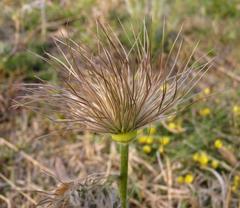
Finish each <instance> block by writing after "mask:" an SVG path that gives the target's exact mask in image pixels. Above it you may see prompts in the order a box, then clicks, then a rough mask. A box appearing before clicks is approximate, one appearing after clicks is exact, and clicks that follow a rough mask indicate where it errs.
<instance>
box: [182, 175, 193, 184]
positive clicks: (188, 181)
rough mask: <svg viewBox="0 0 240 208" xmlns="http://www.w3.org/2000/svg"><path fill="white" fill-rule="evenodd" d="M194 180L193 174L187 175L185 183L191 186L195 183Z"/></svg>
mask: <svg viewBox="0 0 240 208" xmlns="http://www.w3.org/2000/svg"><path fill="white" fill-rule="evenodd" d="M193 180H194V177H193V175H192V174H190V173H189V174H187V175H186V176H185V178H184V182H185V183H186V184H191V183H192V182H193Z"/></svg>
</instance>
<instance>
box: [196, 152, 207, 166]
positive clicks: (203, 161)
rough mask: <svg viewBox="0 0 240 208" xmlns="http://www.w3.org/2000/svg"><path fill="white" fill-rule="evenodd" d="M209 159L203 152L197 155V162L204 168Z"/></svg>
mask: <svg viewBox="0 0 240 208" xmlns="http://www.w3.org/2000/svg"><path fill="white" fill-rule="evenodd" d="M208 161H209V158H208V155H207V154H206V153H205V152H201V153H200V155H199V159H198V162H199V163H200V164H201V165H202V166H205V165H207V164H208Z"/></svg>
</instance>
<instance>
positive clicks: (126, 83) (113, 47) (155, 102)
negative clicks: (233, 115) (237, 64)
mask: <svg viewBox="0 0 240 208" xmlns="http://www.w3.org/2000/svg"><path fill="white" fill-rule="evenodd" d="M98 25H99V27H100V31H101V35H102V36H101V35H100V33H99V34H98V36H97V37H96V39H97V41H98V44H97V46H98V47H97V50H95V51H94V50H91V49H90V48H89V47H87V46H86V45H82V44H77V43H76V42H74V41H73V40H71V39H68V40H65V41H64V40H60V39H55V43H56V46H57V48H58V50H59V52H60V54H61V56H62V58H58V57H57V56H54V55H52V54H49V53H46V55H47V56H48V59H45V60H46V61H48V62H49V63H50V64H52V65H53V66H54V67H55V68H57V69H62V70H61V71H60V72H61V73H62V80H63V83H64V84H60V85H56V84H52V83H51V84H50V83H45V82H43V83H41V84H28V88H27V91H28V94H27V95H25V96H24V97H23V105H25V106H31V107H32V109H35V110H37V109H38V107H37V106H36V105H34V104H36V103H44V104H46V106H47V108H46V109H47V110H48V111H49V110H52V111H54V112H57V113H58V114H62V115H63V116H64V118H62V119H59V118H58V119H56V118H51V119H53V120H55V121H60V122H68V123H72V124H74V125H75V124H76V125H77V127H78V128H79V129H82V130H88V131H91V132H94V133H110V134H114V135H116V134H117V135H118V134H124V133H128V132H135V131H136V130H137V129H139V128H141V127H144V126H146V125H148V124H150V123H152V122H156V121H159V120H162V119H165V118H166V117H168V116H170V115H173V114H175V113H176V108H175V107H176V106H178V105H179V104H183V103H185V101H186V100H185V99H184V97H185V96H186V95H187V94H189V92H190V91H191V90H192V89H193V87H194V86H195V85H196V83H197V82H198V80H199V79H200V78H201V77H202V76H203V75H204V73H205V72H206V71H207V70H208V68H209V66H210V64H209V63H204V64H202V63H199V60H196V61H195V62H193V60H192V59H193V54H194V52H195V49H196V47H194V48H193V50H192V52H191V53H190V55H189V57H188V58H187V59H185V60H184V61H180V60H179V57H180V56H181V52H182V51H181V50H182V45H183V41H184V40H183V39H182V38H181V36H180V32H179V33H178V34H177V37H176V40H175V41H174V42H173V45H172V47H171V48H170V51H169V54H168V57H165V54H164V53H163V51H162V53H161V54H160V56H159V57H160V58H158V61H155V60H154V57H153V55H152V54H151V40H150V37H149V34H148V32H147V27H146V26H145V25H143V29H142V30H141V31H140V32H138V33H137V32H135V31H134V30H132V34H131V35H132V36H133V37H134V40H133V41H131V40H130V38H129V37H127V38H128V40H129V43H130V44H131V47H130V48H129V47H128V48H127V47H126V46H124V45H123V44H122V42H121V40H120V39H119V37H118V36H117V34H116V33H115V32H113V30H112V29H111V27H109V26H105V25H103V24H101V23H99V24H98ZM163 32H164V31H163ZM100 36H101V37H100ZM164 41H165V40H164V37H163V41H162V42H163V43H164ZM178 42H180V43H179V44H177V43H178ZM162 47H163V46H162ZM174 51H176V52H175V53H174ZM173 56H174V57H173ZM197 64H198V65H197ZM195 66H197V67H195ZM194 69H198V70H194ZM193 72H194V73H193ZM48 114H49V112H48ZM116 139H117V138H116Z"/></svg>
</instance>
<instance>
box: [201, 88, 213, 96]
mask: <svg viewBox="0 0 240 208" xmlns="http://www.w3.org/2000/svg"><path fill="white" fill-rule="evenodd" d="M203 93H204V94H205V95H209V94H210V93H211V90H210V88H209V87H207V88H205V89H204V90H203Z"/></svg>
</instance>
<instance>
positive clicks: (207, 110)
mask: <svg viewBox="0 0 240 208" xmlns="http://www.w3.org/2000/svg"><path fill="white" fill-rule="evenodd" d="M199 114H200V115H201V116H203V117H206V116H209V115H210V114H211V110H210V108H203V109H201V110H200V111H199Z"/></svg>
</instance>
